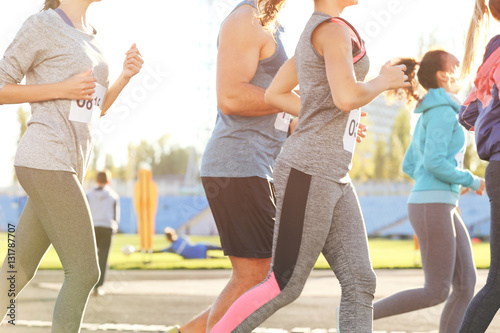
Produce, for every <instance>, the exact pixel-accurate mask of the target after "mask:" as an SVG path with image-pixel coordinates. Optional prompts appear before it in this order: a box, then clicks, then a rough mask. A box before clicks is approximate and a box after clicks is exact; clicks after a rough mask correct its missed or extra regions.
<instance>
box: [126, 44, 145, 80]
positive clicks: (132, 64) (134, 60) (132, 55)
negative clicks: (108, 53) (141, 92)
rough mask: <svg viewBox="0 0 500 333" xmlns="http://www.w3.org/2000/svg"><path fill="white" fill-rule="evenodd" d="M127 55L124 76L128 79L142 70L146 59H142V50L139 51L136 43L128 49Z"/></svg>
mask: <svg viewBox="0 0 500 333" xmlns="http://www.w3.org/2000/svg"><path fill="white" fill-rule="evenodd" d="M126 55H127V57H126V58H125V61H124V62H123V72H122V77H123V78H124V79H125V80H127V81H128V80H130V79H131V78H132V77H133V76H134V75H136V74H137V73H139V72H140V71H141V68H142V64H144V60H143V59H142V55H141V52H139V49H138V48H137V46H136V45H135V43H134V44H133V45H132V46H131V47H130V50H128V51H127V53H126Z"/></svg>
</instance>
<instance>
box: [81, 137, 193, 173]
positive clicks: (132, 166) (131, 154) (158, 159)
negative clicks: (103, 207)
mask: <svg viewBox="0 0 500 333" xmlns="http://www.w3.org/2000/svg"><path fill="white" fill-rule="evenodd" d="M191 149H192V148H191V147H186V148H183V147H181V146H179V145H177V144H171V142H170V136H169V135H164V136H162V137H160V138H159V139H158V140H156V141H153V142H150V141H146V140H142V141H140V142H139V143H137V144H136V143H133V142H130V143H129V144H128V153H127V162H126V163H125V165H121V166H116V165H115V162H114V159H113V155H112V154H110V153H107V154H106V155H105V156H102V146H101V145H96V147H95V148H94V157H93V159H92V161H91V163H90V166H89V171H88V172H87V179H92V175H94V173H95V172H97V170H98V165H99V164H102V163H99V162H100V161H102V159H103V158H104V167H105V168H106V169H108V170H110V171H111V173H112V174H113V178H115V179H122V180H133V179H135V178H136V172H137V170H138V169H139V166H140V165H141V164H148V165H149V166H151V170H152V171H153V175H154V176H163V175H172V174H176V175H183V174H185V172H186V169H187V166H188V162H189V156H190V152H191Z"/></svg>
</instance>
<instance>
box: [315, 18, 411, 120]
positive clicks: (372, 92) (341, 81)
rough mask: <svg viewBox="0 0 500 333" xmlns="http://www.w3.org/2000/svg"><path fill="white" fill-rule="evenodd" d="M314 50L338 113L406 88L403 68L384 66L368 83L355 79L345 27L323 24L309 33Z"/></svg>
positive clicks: (388, 64) (407, 83)
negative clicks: (322, 59) (322, 64)
mask: <svg viewBox="0 0 500 333" xmlns="http://www.w3.org/2000/svg"><path fill="white" fill-rule="evenodd" d="M312 42H313V45H314V47H315V48H316V50H317V51H318V52H319V53H320V54H322V55H323V56H324V57H325V64H326V71H327V77H328V82H329V84H330V89H331V91H332V96H333V100H334V103H335V105H336V106H338V107H339V108H340V109H341V110H343V111H346V112H349V111H351V110H354V109H357V108H359V107H362V106H364V105H366V104H368V103H370V102H371V101H372V100H374V99H375V98H376V97H377V96H378V95H379V94H380V93H382V92H384V91H385V90H388V89H397V88H402V87H406V86H409V85H410V83H409V82H406V80H407V79H408V78H407V77H406V75H405V74H404V72H403V71H404V69H405V67H404V65H400V66H391V65H390V62H388V63H386V64H385V65H384V66H383V67H382V70H381V71H380V74H379V76H377V77H376V78H375V79H373V80H371V81H369V82H358V81H357V80H356V76H355V72H354V66H353V63H352V62H353V59H352V44H351V36H350V33H349V29H348V28H347V27H345V26H342V25H339V24H334V23H324V24H322V25H320V26H319V27H318V28H317V29H316V31H315V32H314V33H313V38H312Z"/></svg>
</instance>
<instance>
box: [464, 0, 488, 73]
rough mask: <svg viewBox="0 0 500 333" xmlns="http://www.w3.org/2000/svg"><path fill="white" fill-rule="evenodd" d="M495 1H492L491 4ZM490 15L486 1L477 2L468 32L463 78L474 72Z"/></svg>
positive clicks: (477, 0) (479, 0)
mask: <svg viewBox="0 0 500 333" xmlns="http://www.w3.org/2000/svg"><path fill="white" fill-rule="evenodd" d="M493 1H494V0H491V1H490V2H493ZM489 13H490V11H489V9H488V6H487V5H486V0H476V5H475V7H474V14H472V19H471V22H470V25H469V31H468V32H467V39H466V42H465V54H464V59H463V61H462V77H466V76H468V75H469V74H470V72H471V70H472V66H473V65H474V58H475V56H476V49H477V47H478V43H479V39H480V38H481V37H482V35H483V32H484V31H485V30H486V29H487V27H488V23H489V17H490V16H489Z"/></svg>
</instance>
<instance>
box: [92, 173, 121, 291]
mask: <svg viewBox="0 0 500 333" xmlns="http://www.w3.org/2000/svg"><path fill="white" fill-rule="evenodd" d="M110 183H111V172H110V171H108V170H105V171H101V172H99V173H98V174H97V177H96V184H97V186H96V187H95V188H93V189H92V190H90V191H89V192H88V193H87V200H88V202H89V207H90V212H91V213H92V221H93V222H94V232H95V240H96V245H97V256H98V258H99V268H100V270H101V277H100V278H99V282H97V284H96V285H95V287H94V292H93V293H94V295H99V296H102V295H104V291H103V290H102V289H99V288H100V287H102V285H103V284H104V278H105V276H106V271H107V268H108V257H109V249H110V248H111V242H112V239H113V235H114V234H116V232H117V231H118V224H119V223H120V197H119V196H118V194H117V193H116V192H115V191H114V190H113V189H112V188H111V186H110Z"/></svg>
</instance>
